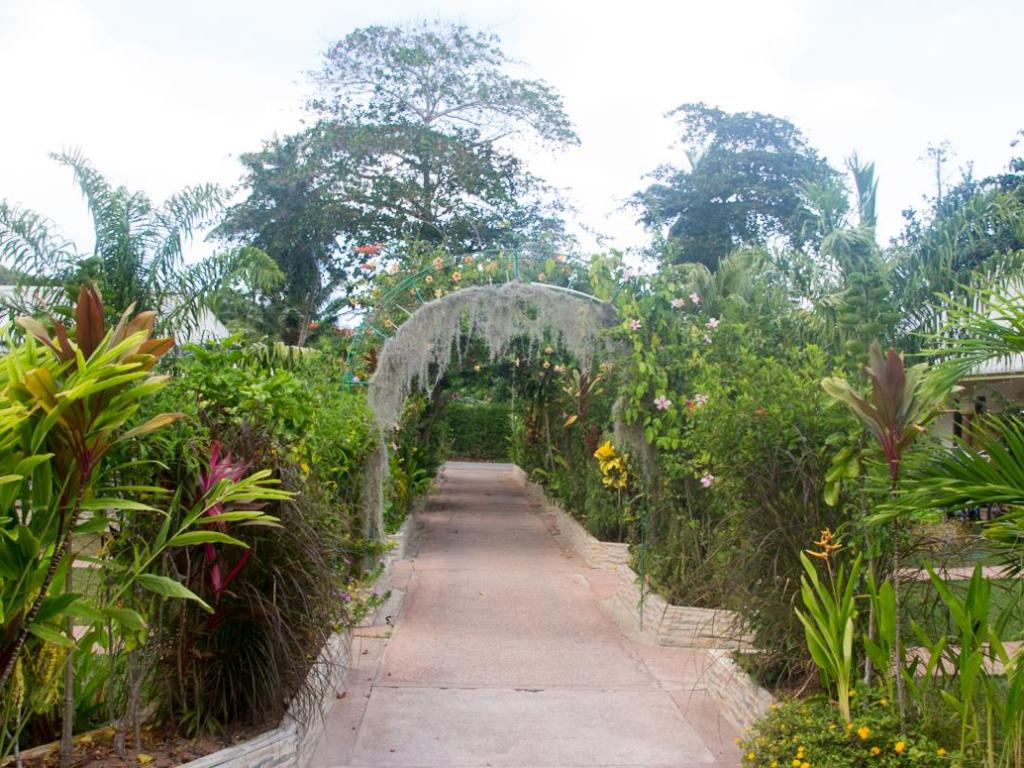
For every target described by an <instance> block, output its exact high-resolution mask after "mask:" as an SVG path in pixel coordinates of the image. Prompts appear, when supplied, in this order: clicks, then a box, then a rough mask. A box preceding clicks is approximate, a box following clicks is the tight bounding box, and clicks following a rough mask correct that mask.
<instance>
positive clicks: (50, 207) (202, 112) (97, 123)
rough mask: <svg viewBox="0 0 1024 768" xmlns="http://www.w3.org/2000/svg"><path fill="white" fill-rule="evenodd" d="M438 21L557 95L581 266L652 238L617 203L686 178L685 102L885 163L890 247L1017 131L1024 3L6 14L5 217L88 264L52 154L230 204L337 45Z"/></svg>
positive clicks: (6, 7) (317, 2) (786, 0)
mask: <svg viewBox="0 0 1024 768" xmlns="http://www.w3.org/2000/svg"><path fill="white" fill-rule="evenodd" d="M437 18H440V19H445V20H452V21H457V22H461V23H465V24H467V25H469V26H471V27H474V28H477V29H482V30H487V31H490V32H493V33H495V34H497V35H498V36H500V38H501V40H502V45H503V47H504V49H505V51H506V53H507V54H508V55H510V56H511V57H513V58H514V59H515V60H516V61H517V62H519V64H518V65H517V67H516V73H517V74H520V75H525V76H527V77H531V78H538V79H543V80H545V81H546V82H547V83H548V84H550V85H551V86H553V87H554V88H556V89H557V90H558V91H559V92H560V93H561V94H562V96H563V97H564V100H565V106H566V110H567V112H568V114H569V116H570V118H571V119H572V120H573V121H574V123H575V125H576V128H577V131H578V133H579V136H580V139H581V144H580V146H579V147H577V148H573V149H569V150H566V151H563V152H560V153H556V154H552V153H549V152H545V151H540V150H537V149H536V148H531V149H528V150H524V151H526V152H527V153H528V157H529V160H530V163H531V168H532V170H533V171H534V172H535V173H537V174H539V175H540V176H542V177H543V178H546V179H547V180H548V181H549V182H550V183H552V184H554V185H555V186H556V187H558V188H559V189H562V190H564V194H565V195H566V197H567V198H568V199H569V201H571V202H572V203H573V204H574V205H575V206H576V208H577V210H578V212H579V213H578V219H579V220H578V222H577V224H576V226H577V227H578V228H579V230H580V231H585V232H586V233H587V234H585V235H584V236H583V244H584V246H585V247H591V248H596V247H597V246H598V245H599V244H600V245H603V246H604V247H617V248H622V249H629V248H637V247H640V246H642V245H643V244H644V243H645V242H646V241H647V240H648V236H647V234H646V233H645V232H644V231H643V230H642V229H641V228H640V227H639V226H638V225H637V224H636V222H635V218H636V215H635V212H632V211H629V210H626V209H624V207H623V204H624V201H625V200H626V198H628V197H629V195H630V194H632V193H633V192H635V191H637V190H639V189H641V188H643V187H644V186H645V185H646V183H648V182H647V180H646V179H645V175H646V174H648V173H649V172H650V171H652V170H653V169H654V168H655V167H657V166H658V165H660V164H662V163H682V157H683V155H682V151H681V148H680V147H679V146H678V144H676V143H675V140H676V137H677V135H678V129H677V126H676V125H675V124H674V123H673V121H672V120H671V119H669V118H666V117H665V113H666V112H668V111H669V110H671V109H672V108H674V107H676V106H678V105H680V104H683V103H687V102H696V101H704V102H706V103H708V104H711V105H715V106H718V107H721V108H722V109H725V110H728V111H748V110H753V111H760V112H768V113H771V114H775V115H778V116H781V117H785V118H788V119H789V120H791V121H792V122H793V123H795V124H796V125H797V126H798V127H799V128H800V129H801V130H802V131H803V132H804V134H805V136H806V137H807V139H808V140H809V142H810V143H811V145H812V146H814V147H815V148H817V149H818V151H819V152H821V153H822V154H823V155H824V156H826V157H827V158H828V159H829V160H830V161H831V162H832V163H833V165H835V166H837V167H841V165H842V163H843V161H844V159H845V158H846V157H848V156H849V155H850V154H851V153H853V152H857V153H858V154H859V156H860V157H861V158H862V159H864V160H872V161H874V162H875V163H876V167H877V175H878V178H879V179H880V185H879V206H878V209H879V215H880V222H879V229H880V234H881V236H882V237H883V239H887V238H888V237H890V236H892V235H895V234H896V233H897V232H898V231H899V229H900V225H901V217H900V212H901V211H902V210H903V209H905V208H907V207H909V206H914V207H920V206H921V205H922V200H923V196H924V195H925V194H933V193H934V190H935V179H934V168H933V167H931V166H930V165H929V164H928V163H927V161H926V160H925V159H924V155H925V152H926V149H927V147H928V145H929V144H930V143H937V142H940V141H949V142H950V144H951V146H952V149H953V153H954V154H953V156H952V160H951V162H950V163H949V164H948V167H947V172H946V175H947V177H948V180H949V181H955V180H956V178H957V177H958V176H959V169H960V168H961V167H963V166H966V165H967V164H968V163H973V166H974V171H975V173H976V175H987V174H990V173H994V172H997V171H999V170H1001V169H1002V168H1003V167H1004V166H1005V165H1006V163H1007V161H1008V159H1009V157H1010V156H1011V152H1013V150H1011V148H1010V142H1011V141H1012V140H1013V138H1014V136H1015V134H1016V132H1017V131H1018V130H1020V129H1022V128H1024V100H1022V99H1021V98H1020V94H1019V91H1018V88H1017V77H1018V72H1019V33H1020V30H1021V29H1024V3H1022V2H1020V1H1019V0H973V1H971V0H965V1H963V2H953V1H952V0H932V1H931V2H913V1H910V0H888V2H881V1H879V0H861V1H860V2H857V3H853V2H849V0H752V1H750V2H747V1H745V0H744V1H742V2H741V1H739V0H731V1H730V0H704V1H703V2H691V0H674V2H664V1H662V2H653V1H651V0H630V2H616V3H604V4H602V3H599V2H595V1H594V0H588V1H587V2H567V1H564V0H519V1H518V2H516V1H504V0H502V1H499V0H445V1H444V2H439V1H435V2H429V1H427V0H375V1H374V2H358V3H357V2H353V0H333V1H329V0H289V2H282V1H281V0H275V1H274V2H269V1H268V0H173V2H172V1H170V0H160V1H158V0H0V72H3V73H4V78H3V85H2V86H0V99H2V104H3V106H2V107H0V198H5V199H7V200H8V201H10V202H14V203H18V204H20V205H24V206H28V207H30V208H33V209H35V210H37V211H39V212H40V213H43V214H45V215H47V216H48V217H50V218H51V219H53V220H54V221H55V222H57V223H58V225H59V226H60V229H61V231H62V232H63V233H64V234H65V235H66V236H68V237H70V238H72V239H73V240H75V241H76V242H77V243H79V245H80V247H81V248H82V249H87V248H89V247H91V237H90V227H89V220H88V217H87V213H86V211H85V207H84V204H83V202H82V200H81V198H80V197H79V195H78V193H77V191H76V190H75V188H74V186H73V184H72V180H71V175H70V173H69V172H68V170H67V169H65V168H62V167H60V166H58V165H57V164H56V163H55V162H54V161H53V160H51V159H50V158H49V157H48V153H50V152H55V151H60V150H62V149H69V148H78V149H80V150H81V151H82V152H83V153H84V154H85V156H86V157H88V158H89V159H90V160H91V161H92V162H93V163H94V164H95V166H96V167H97V168H98V169H99V170H100V171H101V172H103V173H104V174H105V175H106V176H107V177H108V178H109V179H111V180H112V181H113V182H115V183H117V184H124V185H126V186H128V187H129V188H130V189H140V190H144V191H146V192H147V193H149V194H150V196H151V197H153V198H154V199H158V200H159V199H162V198H163V197H165V196H167V195H169V194H171V193H172V192H174V191H176V190H178V189H180V188H181V187H183V186H185V185H188V184H195V183H199V182H206V181H212V182H220V183H223V184H228V185H230V184H235V183H237V181H238V180H239V178H240V176H241V167H240V165H239V164H238V161H237V156H238V155H239V154H240V153H243V152H246V151H251V150H255V149H258V148H259V146H260V144H261V143H262V142H263V141H264V140H266V139H268V138H270V137H272V136H273V135H274V134H278V135H284V134H287V133H289V132H292V131H294V130H296V129H297V128H299V127H300V126H301V125H302V120H303V109H302V105H303V103H304V101H305V99H306V97H307V96H308V95H309V93H310V92H311V87H310V84H309V79H308V77H307V74H306V73H307V72H309V71H310V70H312V69H314V68H317V67H318V65H319V61H320V58H321V56H322V52H323V51H324V50H325V49H326V48H327V46H328V44H329V43H330V42H331V41H333V40H337V39H339V38H341V37H343V36H344V35H345V34H347V33H348V32H350V31H351V30H353V29H355V28H357V27H361V26H365V25H368V24H394V23H403V22H408V21H419V20H423V19H437ZM598 235H600V236H601V239H600V240H598V237H597V236H598ZM199 249H200V250H201V249H202V247H200V248H199Z"/></svg>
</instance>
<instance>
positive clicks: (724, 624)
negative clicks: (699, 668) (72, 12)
mask: <svg viewBox="0 0 1024 768" xmlns="http://www.w3.org/2000/svg"><path fill="white" fill-rule="evenodd" d="M512 474H513V476H514V477H515V479H516V482H517V483H519V484H520V485H522V486H523V488H524V489H525V490H526V493H527V495H528V496H529V497H530V499H531V500H533V501H534V502H535V503H537V504H540V505H541V506H542V508H543V509H544V511H545V512H546V513H548V514H550V515H553V516H554V519H555V526H556V528H557V529H558V533H559V536H560V537H562V539H563V541H564V542H565V545H566V548H567V549H569V550H570V551H571V552H574V553H575V554H577V555H579V557H580V558H581V559H582V560H583V561H584V562H585V563H586V564H587V565H588V566H590V567H591V568H607V569H612V568H614V569H616V570H617V572H618V588H617V590H616V592H615V595H614V597H613V598H612V608H613V612H614V613H615V614H616V615H617V617H619V618H625V619H626V620H628V621H630V623H631V624H632V628H634V629H639V630H641V631H642V632H644V633H645V634H647V635H648V636H649V637H650V638H651V640H653V641H654V642H656V643H657V644H658V645H671V646H678V647H683V648H729V649H740V648H744V647H748V646H749V644H750V637H749V636H748V634H747V633H746V632H744V631H743V629H742V626H741V625H740V621H739V617H738V616H737V615H736V614H735V613H734V612H732V611H724V610H716V609H711V608H691V607H689V606H685V605H672V604H671V603H669V602H667V601H666V600H665V599H664V598H663V597H661V596H660V595H658V594H656V593H653V592H645V593H644V595H643V609H642V612H641V607H640V606H641V600H640V597H641V596H640V577H639V576H637V574H636V572H635V571H634V570H633V569H632V568H630V567H629V549H628V547H627V545H626V544H618V543H614V542H607V541H599V540H598V539H595V538H594V537H593V536H592V535H590V533H588V532H587V530H586V529H585V528H584V527H583V526H582V525H580V523H579V522H578V521H577V520H575V519H574V518H573V517H572V516H571V515H569V514H567V513H566V512H565V510H563V509H562V508H561V507H559V506H558V505H557V504H553V503H552V502H551V501H549V500H548V499H547V497H546V496H545V494H544V489H543V488H541V487H540V486H539V485H537V484H536V483H532V482H530V481H529V479H528V478H527V477H526V473H525V472H524V471H523V470H522V469H521V468H520V467H513V469H512Z"/></svg>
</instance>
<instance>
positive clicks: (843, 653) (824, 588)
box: [796, 528, 861, 723]
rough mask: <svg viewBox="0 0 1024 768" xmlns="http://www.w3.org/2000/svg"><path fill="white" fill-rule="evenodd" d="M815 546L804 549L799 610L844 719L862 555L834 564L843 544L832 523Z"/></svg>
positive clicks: (850, 681) (852, 672)
mask: <svg viewBox="0 0 1024 768" xmlns="http://www.w3.org/2000/svg"><path fill="white" fill-rule="evenodd" d="M815 546H816V547H818V549H816V550H807V551H806V552H801V553H800V562H801V564H802V565H803V567H804V574H803V576H801V577H800V597H801V599H802V601H803V604H804V610H803V611H801V610H799V609H797V612H796V613H797V616H798V617H799V618H800V622H801V623H802V624H803V625H804V635H805V637H806V639H807V648H808V650H809V651H810V654H811V658H812V659H813V660H814V663H815V664H816V665H817V666H818V670H819V671H820V672H821V676H822V678H823V680H824V682H825V683H826V685H829V686H831V687H834V689H835V694H836V701H837V703H838V706H839V714H840V715H841V716H842V718H843V722H844V723H849V722H851V718H850V692H851V691H852V690H853V683H854V678H855V675H856V668H855V665H854V661H855V657H854V640H855V638H856V619H857V609H856V604H855V598H856V589H857V587H858V585H859V582H860V571H861V558H860V556H857V557H856V558H855V559H854V561H853V562H852V563H851V564H850V567H849V569H848V570H847V568H846V566H845V565H844V564H842V563H840V564H839V565H838V566H837V568H836V569H835V570H833V568H832V561H833V556H834V555H835V552H836V551H837V550H838V549H839V548H840V544H839V542H838V541H837V540H836V539H835V537H834V536H833V534H832V532H831V531H830V530H828V529H827V528H826V529H825V530H823V531H822V532H821V538H820V539H818V541H816V542H815ZM810 557H815V558H817V559H819V560H822V561H823V562H824V563H825V567H826V570H827V572H828V582H827V583H822V580H821V578H820V576H819V575H818V570H817V569H816V568H815V567H814V565H812V564H811V560H810Z"/></svg>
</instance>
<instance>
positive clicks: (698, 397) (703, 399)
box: [693, 395, 708, 405]
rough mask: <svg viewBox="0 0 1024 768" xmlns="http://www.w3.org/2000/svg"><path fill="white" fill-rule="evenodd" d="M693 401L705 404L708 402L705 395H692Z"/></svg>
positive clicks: (696, 403) (697, 403)
mask: <svg viewBox="0 0 1024 768" xmlns="http://www.w3.org/2000/svg"><path fill="white" fill-rule="evenodd" d="M693 403H694V405H707V404H708V396H707V395H694V396H693Z"/></svg>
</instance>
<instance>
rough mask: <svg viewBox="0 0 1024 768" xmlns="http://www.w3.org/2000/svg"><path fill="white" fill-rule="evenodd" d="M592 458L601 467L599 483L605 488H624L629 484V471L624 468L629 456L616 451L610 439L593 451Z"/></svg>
mask: <svg viewBox="0 0 1024 768" xmlns="http://www.w3.org/2000/svg"><path fill="white" fill-rule="evenodd" d="M594 458H595V459H597V461H598V464H599V465H600V467H601V483H602V484H603V485H604V486H605V487H606V488H625V487H626V486H627V485H629V472H628V471H627V469H626V461H627V460H628V458H629V457H628V456H627V455H624V454H620V453H619V452H618V451H616V450H615V447H614V446H613V445H612V441H611V440H609V441H608V442H606V443H605V444H604V445H602V446H601V447H600V448H598V449H597V450H596V451H594Z"/></svg>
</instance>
